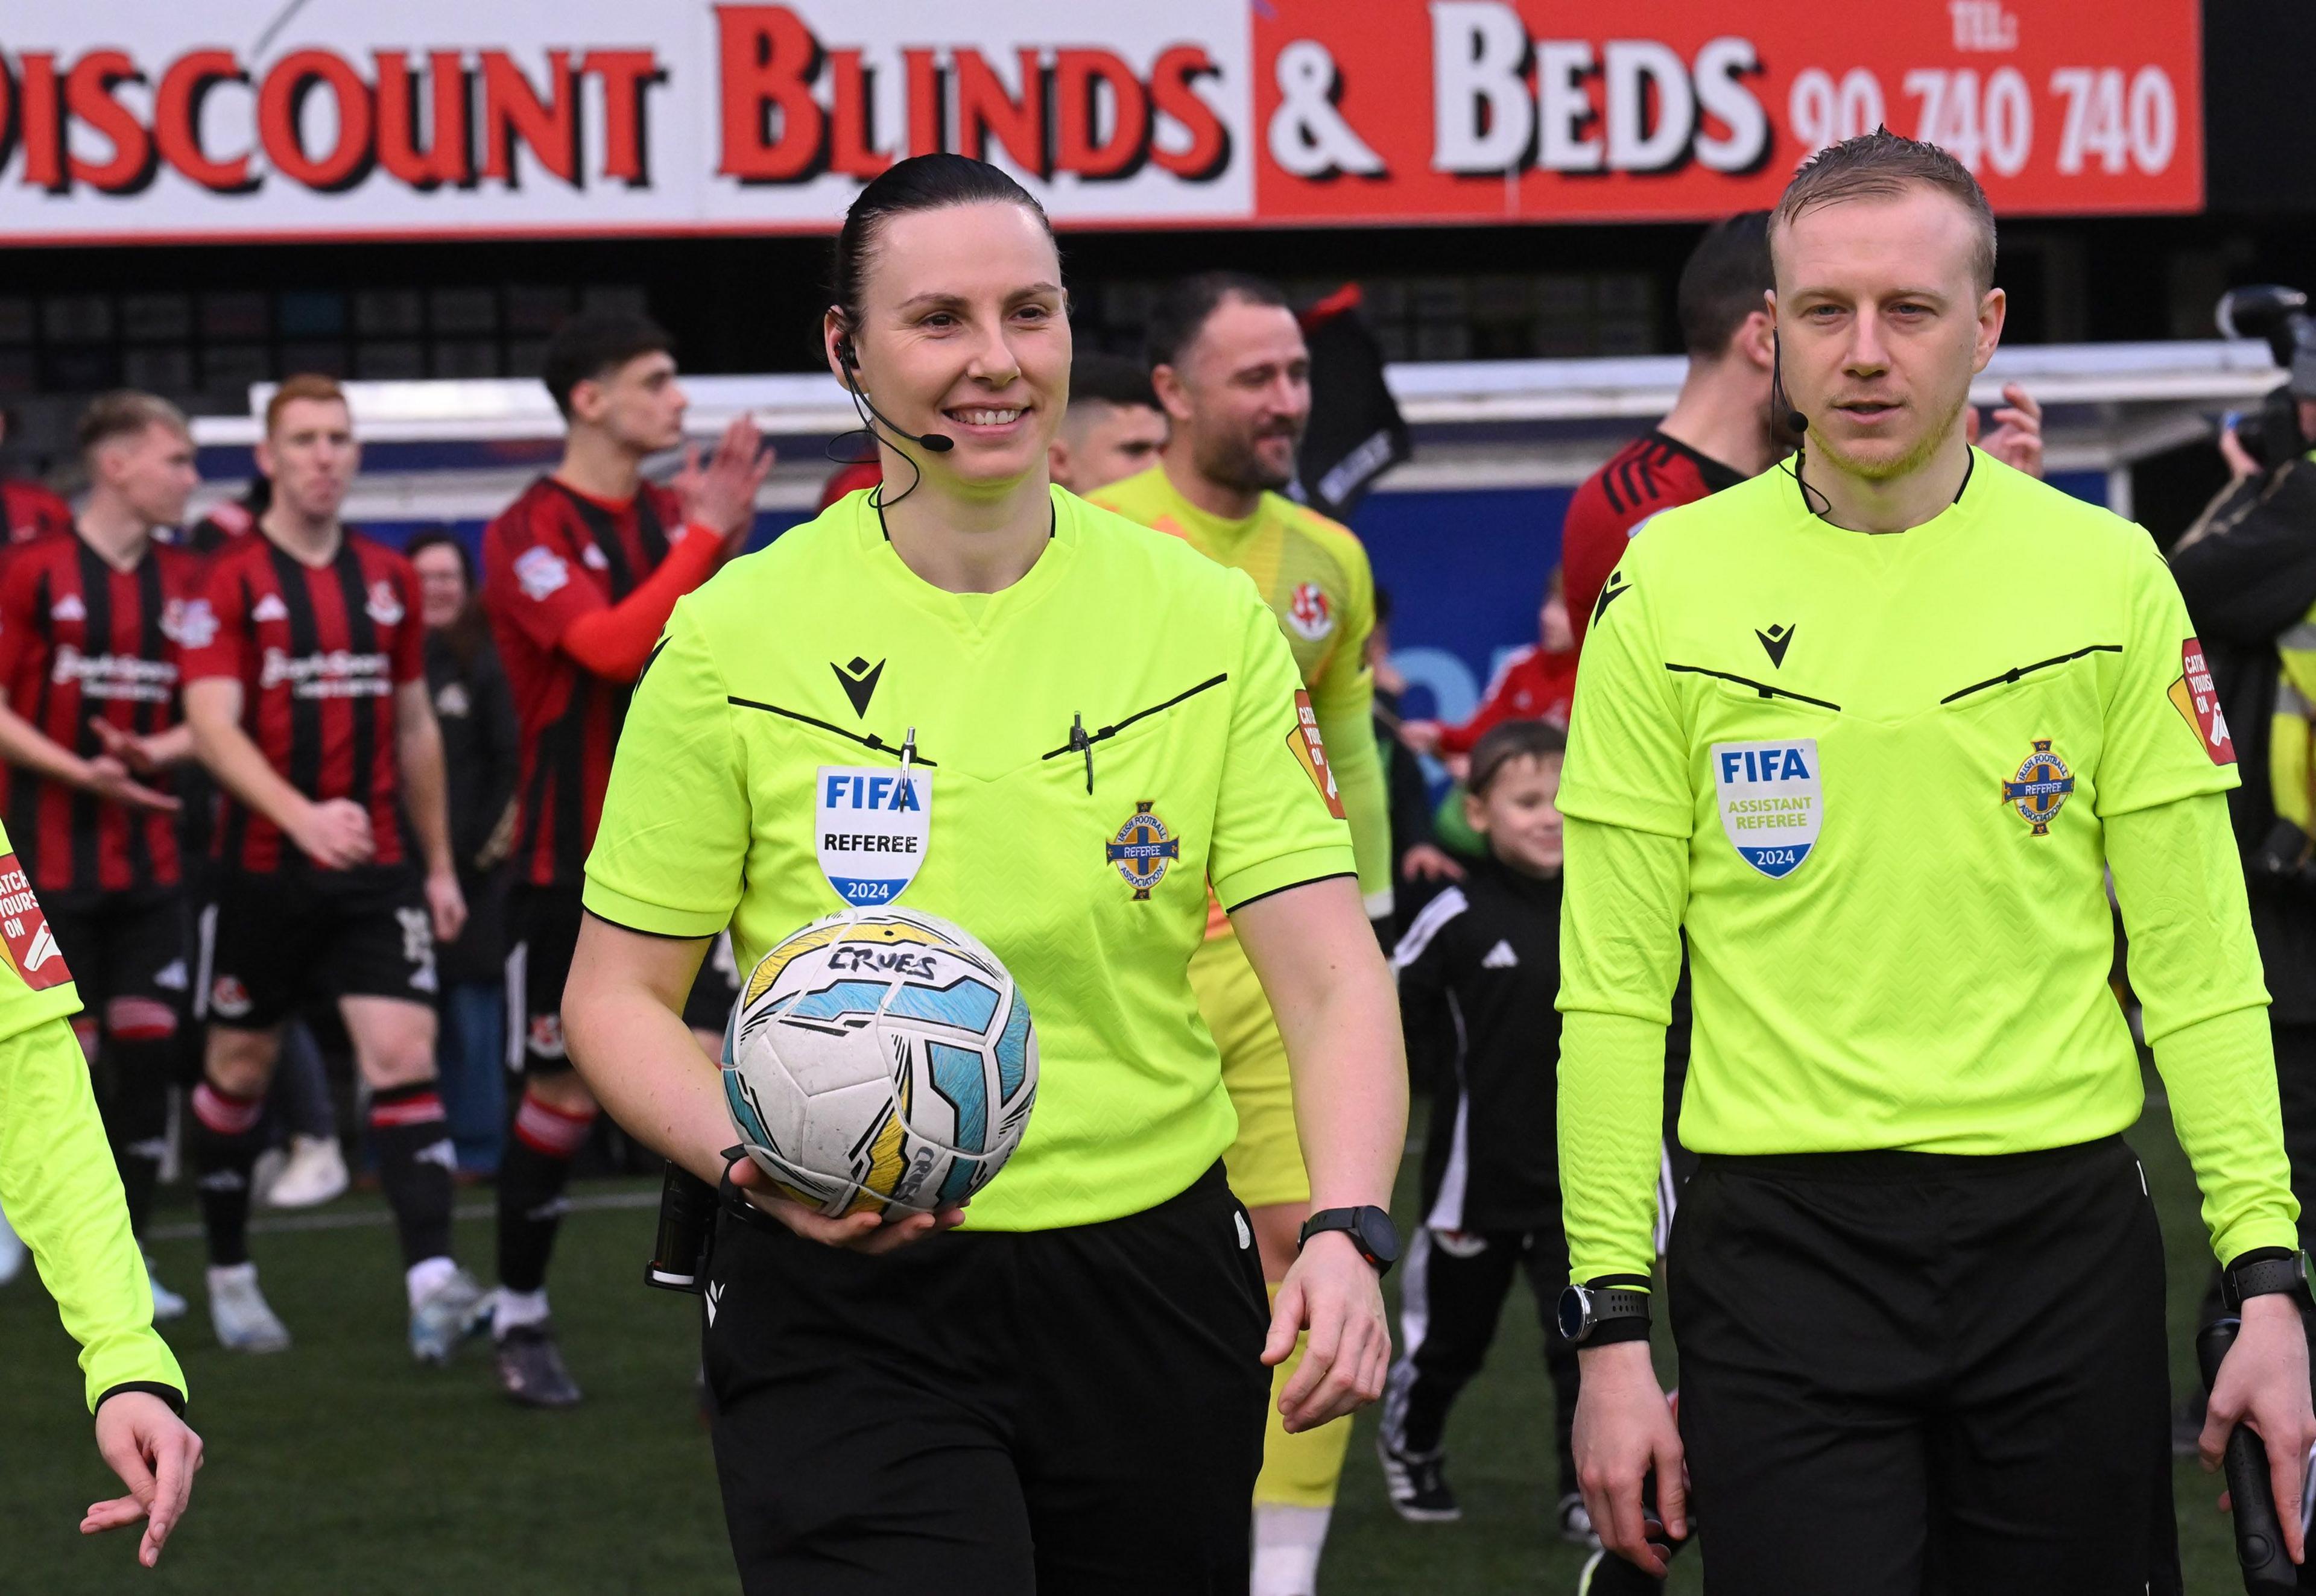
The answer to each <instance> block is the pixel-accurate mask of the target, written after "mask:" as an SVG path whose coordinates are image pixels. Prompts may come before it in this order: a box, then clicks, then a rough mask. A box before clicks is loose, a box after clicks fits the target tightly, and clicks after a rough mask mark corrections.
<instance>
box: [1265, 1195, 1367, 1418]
mask: <svg viewBox="0 0 2316 1596" xmlns="http://www.w3.org/2000/svg"><path fill="white" fill-rule="evenodd" d="M1305 1330H1308V1331H1309V1332H1310V1333H1311V1339H1310V1340H1309V1341H1308V1342H1307V1343H1305V1345H1304V1348H1303V1361H1302V1363H1301V1364H1300V1365H1299V1366H1297V1367H1296V1370H1295V1378H1294V1379H1290V1380H1288V1381H1287V1388H1286V1389H1285V1390H1284V1391H1281V1392H1280V1393H1279V1394H1278V1412H1279V1416H1280V1417H1281V1418H1282V1419H1283V1420H1284V1421H1285V1422H1286V1425H1287V1433H1288V1434H1289V1435H1296V1434H1300V1433H1301V1432H1304V1431H1305V1430H1316V1429H1317V1428H1318V1427H1319V1426H1320V1425H1322V1424H1324V1423H1329V1422H1331V1421H1332V1420H1335V1419H1340V1418H1341V1417H1342V1416H1343V1415H1344V1414H1348V1413H1352V1412H1355V1411H1357V1410H1358V1409H1359V1408H1362V1407H1365V1406H1366V1405H1367V1404H1368V1403H1370V1402H1373V1401H1374V1400H1375V1399H1376V1397H1380V1396H1382V1395H1383V1381H1384V1376H1385V1374H1387V1373H1389V1372H1390V1370H1391V1326H1390V1325H1389V1324H1388V1323H1387V1322H1386V1321H1385V1318H1384V1312H1383V1282H1382V1281H1381V1280H1380V1278H1379V1277H1378V1276H1377V1275H1376V1272H1375V1265H1374V1264H1370V1263H1368V1262H1367V1260H1366V1259H1365V1258H1363V1257H1361V1256H1360V1255H1359V1251H1358V1247H1356V1246H1352V1245H1351V1239H1350V1237H1348V1236H1345V1235H1344V1234H1342V1233H1341V1231H1338V1230H1324V1231H1322V1232H1320V1233H1319V1234H1318V1235H1316V1236H1314V1237H1312V1238H1311V1240H1310V1242H1309V1244H1308V1245H1306V1246H1305V1247H1304V1248H1303V1251H1302V1254H1301V1255H1300V1256H1298V1257H1297V1258H1296V1260H1295V1264H1294V1267H1292V1268H1290V1269H1289V1270H1287V1278H1286V1279H1285V1280H1284V1281H1280V1282H1279V1286H1278V1302H1277V1303H1276V1304H1275V1305H1274V1306H1273V1307H1272V1309H1271V1314H1270V1339H1269V1340H1268V1341H1266V1342H1264V1343H1263V1345H1262V1361H1264V1362H1265V1363H1267V1364H1269V1365H1270V1366H1272V1367H1273V1368H1276V1367H1277V1366H1278V1364H1280V1363H1281V1362H1284V1361H1286V1359H1287V1355H1288V1354H1289V1353H1291V1352H1294V1350H1295V1340H1296V1336H1298V1335H1300V1334H1303V1332H1304V1331H1305Z"/></svg>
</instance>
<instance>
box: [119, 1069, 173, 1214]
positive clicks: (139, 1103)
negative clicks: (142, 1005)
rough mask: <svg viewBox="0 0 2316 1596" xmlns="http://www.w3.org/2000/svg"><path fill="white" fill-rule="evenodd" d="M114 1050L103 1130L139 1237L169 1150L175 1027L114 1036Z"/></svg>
mask: <svg viewBox="0 0 2316 1596" xmlns="http://www.w3.org/2000/svg"><path fill="white" fill-rule="evenodd" d="M105 1046H106V1049H107V1051H109V1053H110V1054H111V1059H110V1062H111V1066H112V1068H111V1076H112V1087H111V1091H110V1092H108V1093H107V1094H106V1095H105V1097H106V1101H105V1116H104V1122H105V1131H106V1132H107V1134H108V1137H109V1139H110V1140H111V1143H112V1159H113V1162H114V1163H115V1164H117V1165H118V1166H120V1189H121V1193H122V1194H123V1195H125V1196H126V1197H127V1198H128V1199H129V1229H131V1230H132V1231H134V1232H135V1233H136V1234H137V1235H138V1237H140V1238H141V1237H143V1236H144V1234H145V1227H146V1224H147V1221H149V1220H150V1219H152V1217H153V1190H154V1188H155V1187H156V1185H158V1184H160V1179H161V1160H162V1158H163V1157H165V1155H166V1154H167V1152H168V1150H169V1075H170V1071H171V1070H172V1069H173V1068H175V1065H176V1061H177V1037H176V1027H175V1025H174V1024H171V1026H170V1027H169V1028H168V1030H166V1031H165V1032H163V1033H160V1034H159V1035H154V1036H144V1035H140V1036H136V1037H124V1036H121V1035H119V1034H115V1035H114V1036H113V1037H112V1038H111V1040H110V1041H108V1042H106V1044H105Z"/></svg>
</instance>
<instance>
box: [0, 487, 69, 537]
mask: <svg viewBox="0 0 2316 1596" xmlns="http://www.w3.org/2000/svg"><path fill="white" fill-rule="evenodd" d="M0 522H5V523H6V528H7V535H8V536H7V541H8V543H9V545H11V546H12V547H13V546H15V545H22V544H27V543H30V542H31V541H32V539H34V538H35V537H47V536H50V535H52V534H55V533H66V532H70V531H71V530H72V529H73V513H72V506H71V505H69V504H67V503H66V502H65V501H64V500H63V498H62V497H61V496H60V495H58V493H57V492H55V490H53V489H51V488H49V487H46V486H43V485H42V484H41V483H36V482H26V481H24V480H23V479H22V477H15V476H11V477H0Z"/></svg>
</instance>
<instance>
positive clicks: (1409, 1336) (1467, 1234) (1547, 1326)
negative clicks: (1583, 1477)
mask: <svg viewBox="0 0 2316 1596" xmlns="http://www.w3.org/2000/svg"><path fill="white" fill-rule="evenodd" d="M1523 1272H1525V1273H1526V1274H1527V1276H1528V1290H1530V1291H1531V1292H1533V1293H1534V1295H1535V1297H1536V1305H1537V1317H1539V1318H1540V1319H1541V1320H1542V1321H1543V1324H1544V1361H1545V1368H1546V1369H1547V1370H1549V1371H1550V1373H1551V1375H1552V1396H1553V1406H1554V1414H1553V1419H1554V1433H1553V1438H1554V1443H1555V1450H1556V1455H1557V1456H1558V1458H1559V1460H1560V1494H1562V1495H1563V1496H1565V1495H1567V1494H1569V1493H1570V1492H1572V1491H1573V1490H1575V1489H1576V1488H1577V1487H1576V1459H1575V1456H1574V1452H1573V1450H1572V1447H1571V1444H1570V1438H1571V1436H1572V1433H1573V1432H1574V1429H1575V1424H1576V1349H1575V1348H1574V1347H1573V1346H1572V1345H1570V1344H1569V1343H1567V1342H1566V1341H1563V1339H1562V1338H1561V1334H1560V1329H1559V1325H1558V1322H1557V1316H1556V1315H1555V1314H1554V1311H1553V1310H1554V1306H1555V1305H1556V1304H1557V1303H1558V1302H1559V1300H1560V1290H1561V1288H1562V1287H1563V1286H1564V1285H1566V1284H1567V1283H1568V1239H1567V1237H1566V1236H1565V1234H1564V1233H1563V1231H1562V1230H1561V1228H1560V1227H1559V1226H1557V1225H1551V1226H1547V1227H1545V1228H1542V1229H1537V1230H1492V1231H1484V1232H1483V1231H1470V1230H1465V1231H1453V1232H1448V1233H1444V1234H1443V1233H1441V1232H1439V1231H1435V1230H1430V1229H1421V1230H1418V1231H1417V1232H1416V1233H1415V1237H1414V1239H1413V1241H1412V1242H1411V1243H1410V1244H1409V1246H1408V1250H1407V1267H1406V1270H1405V1272H1404V1274H1403V1277H1402V1279H1401V1282H1400V1289H1399V1339H1400V1356H1399V1360H1398V1361H1397V1362H1396V1363H1394V1365H1393V1366H1392V1371H1391V1384H1390V1386H1389V1388H1386V1389H1385V1393H1384V1405H1383V1433H1384V1440H1385V1442H1386V1443H1388V1444H1389V1445H1390V1446H1391V1448H1392V1449H1393V1450H1394V1451H1403V1452H1415V1453H1418V1454H1421V1453H1427V1452H1432V1451H1436V1450H1439V1444H1440V1441H1441V1439H1442V1437H1443V1435H1444V1433H1445V1432H1446V1430H1447V1425H1448V1409H1449V1408H1450V1407H1451V1406H1453V1405H1454V1404H1455V1401H1456V1397H1458V1396H1460V1395H1461V1394H1462V1392H1463V1389H1464V1388H1465V1386H1467V1385H1469V1384H1470V1383H1471V1380H1472V1377H1473V1376H1474V1375H1475V1374H1477V1373H1479V1372H1480V1365H1481V1363H1482V1361H1484V1360H1485V1359H1486V1357H1487V1355H1488V1346H1489V1343H1492V1341H1494V1340H1495V1335H1496V1322H1497V1320H1498V1319H1500V1318H1501V1317H1502V1316H1503V1310H1504V1299H1505V1298H1507V1297H1509V1296H1510V1295H1511V1290H1512V1281H1513V1280H1514V1278H1515V1277H1517V1276H1518V1275H1519V1274H1521V1273H1523Z"/></svg>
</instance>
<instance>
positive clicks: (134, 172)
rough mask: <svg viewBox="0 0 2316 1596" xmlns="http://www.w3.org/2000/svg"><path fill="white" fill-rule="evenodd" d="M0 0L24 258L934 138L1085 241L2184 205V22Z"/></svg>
mask: <svg viewBox="0 0 2316 1596" xmlns="http://www.w3.org/2000/svg"><path fill="white" fill-rule="evenodd" d="M1846 14H1848V13H1839V12H1838V11H1837V12H1836V13H1828V12H1827V11H1826V10H1825V8H1824V7H1823V6H1822V5H1821V4H1814V3H1813V4H1801V3H1800V0H1757V3H1754V4H1737V3H1736V0H1661V3H1660V4H1654V5H1651V6H1648V7H1644V8H1632V9H1629V10H1628V11H1627V12H1626V13H1625V14H1618V13H1617V9H1616V8H1592V9H1590V10H1583V9H1580V8H1572V7H1569V6H1566V5H1559V4H1546V3H1545V0H1429V3H1428V4H1426V3H1423V0H1353V3H1350V4H1346V3H1344V0H1170V3H1169V4H1164V5H1136V6H1126V5H1109V6H1089V5H1086V4H1082V0H979V3H977V4H971V5H959V4H955V3H954V0H874V3H873V4H866V3H863V0H786V3H784V4H700V3H698V0H655V4H650V5H643V6H638V5H636V4H631V3H629V0H561V3H560V4H557V5H554V6H551V7H549V6H521V7H515V6H478V5H475V4H471V0H396V3H395V4H379V3H378V0H191V3H189V4H179V5H172V6H160V5H155V4H150V0H79V3H78V4H75V5H72V6H69V7H67V6H33V5H31V4H28V3H26V0H12V3H10V4H6V5H5V6H4V7H0V236H4V237H5V238H6V240H7V241H8V242H10V243H15V244H29V243H68V242H81V241H96V240H103V239H148V240H156V241H159V240H170V239H177V240H201V241H208V240H227V239H290V238H315V239H321V238H338V239H347V238H418V237H459V236H498V237H507V236H553V235H582V234H583V235H606V234H619V233H635V234H660V235H681V234H685V233H750V232H784V231H818V230H825V229H829V228H832V227H833V226H834V225H835V224H836V222H837V220H838V219H839V218H840V217H841V216H842V211H843V208H844V205H845V203H846V201H847V200H848V199H849V198H850V197H851V194H852V193H853V192H854V191H856V190H857V189H858V187H859V185H860V183H862V182H865V181H867V180H868V179H869V178H870V177H872V176H874V175H875V174H876V173H878V172H880V171H882V170H884V169H885V168H886V166H887V165H889V164H891V163H892V162H894V161H895V160H896V159H898V158H900V157H902V156H904V155H911V154H916V153H922V152H924V151H929V150H936V149H946V150H959V151H963V152H965V153H966V154H970V155H978V156H982V157H984V158H986V159H989V160H993V161H996V162H998V163H1000V164H1003V165H1005V166H1006V167H1008V168H1010V169H1011V170H1012V171H1013V172H1014V173H1016V174H1017V175H1019V176H1020V177H1021V179H1022V180H1023V182H1025V183H1027V184H1028V185H1029V188H1030V190H1031V191H1033V192H1034V193H1036V194H1037V195H1038V198H1039V199H1041V200H1042V201H1043V202H1044V203H1045V204H1046V206H1047V208H1048V209H1049V211H1050V212H1051V213H1052V215H1053V217H1054V218H1055V220H1056V222H1057V223H1058V224H1060V225H1062V226H1071V227H1148V226H1279V225H1287V226H1320V225H1348V226H1393V225H1398V226H1404V225H1422V224H1434V223H1473V222H1550V221H1601V220H1618V219H1641V218H1646V219H1663V220H1674V219H1699V218H1705V217H1715V216H1721V215H1725V214H1727V213H1728V212H1730V211H1732V210H1736V209H1741V208H1745V207H1748V206H1757V205H1762V204H1766V203H1768V201H1769V200H1770V199H1774V198H1775V196H1776V194H1777V191H1778V190H1779V189H1780V188H1781V187H1782V186H1783V184H1784V182H1785V181H1786V177H1787V176H1788V175H1789V174H1790V173H1791V172H1792V170H1793V168H1794V166H1795V164H1796V163H1798V162H1799V161H1801V160H1803V159H1804V158H1805V157H1807V156H1808V155H1810V154H1811V153H1812V152H1813V151H1814V150H1816V149H1818V148H1821V147H1822V146H1824V145H1826V144H1828V143H1831V142H1832V141H1834V140H1836V139H1839V138H1842V137H1848V136H1849V135H1851V134H1854V133H1857V132H1862V131H1867V130H1870V129H1873V128H1875V127H1876V126H1879V125H1882V124H1884V123H1886V124H1887V125H1888V126H1890V127H1891V128H1893V129H1895V130H1897V131H1899V132H1902V133H1905V134H1908V135H1911V136H1913V137H1925V138H1929V139H1931V140H1933V141H1935V142H1937V143H1939V144H1941V145H1944V146H1946V147H1947V148H1948V149H1950V150H1952V151H1953V152H1954V153H1955V155H1958V156H1960V157H1961V158H1962V159H1963V160H1964V162H1965V163H1967V164H1969V165H1970V166H1971V167H1972V169H1973V171H1975V172H1976V173H1978V174H1979V177H1980V179H1981V181H1982V182H1984V183H1985V185H1986V188H1987V191H1988V193H1989V195H1990V196H1991V199H1993V202H1994V205H1995V208H1996V209H1997V210H1998V211H1999V212H2001V213H2003V214H2005V215H2035V214H2040V215H2055V214H2062V213H2071V212H2072V213H2096V212H2147V211H2193V210H2196V209H2198V208H2200V207H2201V205H2202V203H2203V192H2204V154H2203V106H2202V102H2201V98H2200V94H2201V82H2202V77H2201V67H2200V65H2199V59H2198V51H2199V40H2200V33H2201V27H2202V21H2201V17H2200V15H2199V12H2198V8H2197V5H2196V0H2139V3H2137V4H2131V5H2126V6H2121V7H2104V8H2100V9H2099V11H2098V17H2097V25H2096V26H2085V25H2083V24H2084V22H2085V21H2086V13H2085V8H2084V7H2083V6H2082V5H2081V4H2080V0H1889V3H1887V4H1883V5H1880V6H1877V7H1876V8H1875V10H1874V12H1873V20H1872V25H1871V26H1870V27H1869V26H1860V25H1856V24H1855V23H1854V22H1846V21H1845V22H1832V21H1830V20H1829V18H1830V15H1832V16H1841V15H1846Z"/></svg>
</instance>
